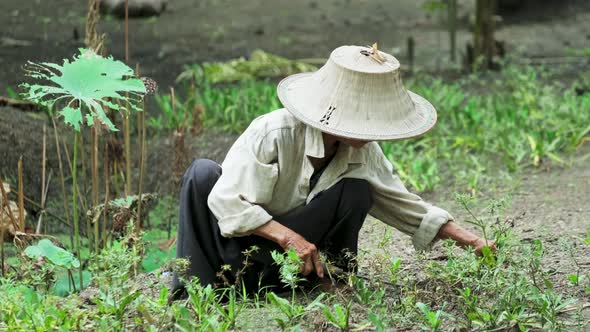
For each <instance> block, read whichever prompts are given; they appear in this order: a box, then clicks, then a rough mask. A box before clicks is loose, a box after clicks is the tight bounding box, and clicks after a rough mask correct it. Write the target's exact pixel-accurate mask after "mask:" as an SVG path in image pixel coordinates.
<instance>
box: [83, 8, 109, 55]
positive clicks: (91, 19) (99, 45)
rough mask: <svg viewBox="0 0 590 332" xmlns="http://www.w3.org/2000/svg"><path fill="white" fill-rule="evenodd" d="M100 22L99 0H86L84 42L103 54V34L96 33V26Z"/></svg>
mask: <svg viewBox="0 0 590 332" xmlns="http://www.w3.org/2000/svg"><path fill="white" fill-rule="evenodd" d="M98 22H100V0H88V14H87V15H86V38H85V39H84V43H85V44H86V47H87V48H89V49H91V50H93V51H94V52H96V54H101V53H103V54H104V51H105V47H104V40H105V37H106V36H105V34H100V35H99V34H98V32H97V30H96V27H97V26H98Z"/></svg>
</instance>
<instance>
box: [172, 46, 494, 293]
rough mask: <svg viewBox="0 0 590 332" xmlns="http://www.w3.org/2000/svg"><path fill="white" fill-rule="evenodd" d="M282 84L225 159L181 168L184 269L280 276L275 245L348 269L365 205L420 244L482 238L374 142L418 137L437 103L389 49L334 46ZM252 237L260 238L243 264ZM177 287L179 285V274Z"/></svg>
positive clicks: (309, 263)
mask: <svg viewBox="0 0 590 332" xmlns="http://www.w3.org/2000/svg"><path fill="white" fill-rule="evenodd" d="M278 95H279V99H280V100H281V102H282V104H283V105H284V106H285V108H283V109H279V110H276V111H273V112H271V113H268V114H266V115H263V116H261V117H259V118H257V119H256V120H254V121H253V122H252V123H251V124H250V126H249V127H248V128H247V129H246V131H245V132H244V133H243V134H242V135H241V136H240V137H239V138H238V140H237V141H236V142H235V144H234V145H233V146H232V147H231V149H230V150H229V152H228V154H227V157H226V158H225V161H224V162H223V164H222V165H221V166H220V165H218V164H217V163H215V162H213V161H210V160H205V159H199V160H195V161H194V162H193V163H192V165H191V166H190V168H189V169H188V170H187V171H186V173H185V175H184V177H183V181H182V189H181V192H180V225H179V228H178V242H177V257H179V258H188V259H189V260H190V267H189V269H188V275H189V276H196V277H198V278H199V280H200V282H201V284H203V285H206V284H213V285H215V284H221V283H222V279H223V280H224V281H225V282H227V281H229V282H235V280H234V279H235V278H236V277H239V278H241V280H240V282H244V283H245V285H246V287H249V288H250V289H256V288H257V287H259V286H263V285H278V284H279V281H278V266H277V265H276V264H274V262H273V260H272V258H271V254H270V253H271V251H272V250H278V251H281V252H282V251H285V250H289V249H290V248H292V249H294V250H295V252H296V253H297V255H298V256H299V257H300V258H301V261H302V265H301V273H302V274H303V275H306V276H307V275H310V274H312V275H313V274H315V275H317V277H319V278H323V277H324V276H325V270H324V269H325V265H324V264H323V262H322V260H321V259H320V252H322V253H324V254H325V256H326V257H327V260H328V261H329V262H332V264H333V265H335V266H336V267H338V268H340V269H342V270H344V271H347V272H354V271H355V266H356V265H355V263H354V258H355V255H356V253H357V248H358V235H359V230H360V229H361V226H362V225H363V221H364V220H365V217H366V216H367V214H370V215H372V216H373V217H375V218H377V219H379V220H381V221H383V222H384V223H386V224H388V225H391V226H393V227H395V228H397V229H398V230H400V231H402V232H404V233H406V234H408V235H410V236H411V237H412V243H413V245H414V247H415V248H416V250H428V249H429V248H430V247H431V245H432V243H433V242H434V241H436V240H437V239H447V238H450V239H453V240H455V241H457V243H458V244H459V245H461V246H463V247H466V246H470V247H473V248H474V249H475V250H476V251H481V249H482V247H483V246H484V245H485V244H486V243H485V241H484V240H483V239H482V238H480V237H478V236H476V235H474V234H472V233H470V232H468V231H466V230H465V229H463V228H462V227H461V226H459V225H457V224H456V223H454V222H453V217H452V216H451V215H450V214H449V213H448V212H447V211H445V210H442V209H440V208H438V207H436V206H433V205H431V204H429V203H426V202H424V201H423V200H422V199H421V198H420V197H418V196H417V195H415V194H412V193H410V192H408V190H407V189H406V188H405V187H404V185H403V184H402V182H401V181H400V179H399V178H398V176H396V175H395V173H394V170H393V168H392V165H391V164H390V162H389V161H388V159H387V158H386V157H385V155H384V154H383V152H382V151H381V148H380V147H379V145H378V144H377V143H376V142H375V141H388V140H398V139H404V138H410V137H416V136H419V135H422V134H424V133H425V132H427V131H428V130H430V129H431V128H432V127H433V126H434V124H435V122H436V110H435V109H434V107H433V106H432V105H431V104H430V103H429V102H428V101H427V100H425V99H424V98H422V97H420V96H418V95H417V94H415V93H412V92H410V91H408V90H406V89H405V88H404V86H403V84H402V81H401V78H400V64H399V62H398V61H397V60H396V59H395V58H394V57H393V56H391V55H389V54H386V53H384V52H380V51H378V50H377V47H376V45H374V46H373V47H372V48H370V47H359V46H342V47H339V48H337V49H336V50H334V51H333V52H332V54H331V55H330V59H329V60H328V62H327V63H326V64H325V65H324V66H323V67H322V68H320V69H319V70H318V71H317V72H315V73H304V74H296V75H292V76H289V77H287V78H285V79H284V80H283V81H282V82H280V83H279V85H278ZM251 246H257V247H258V248H259V249H258V251H257V252H254V253H251V254H250V255H249V257H248V262H249V266H247V267H246V268H245V273H242V272H238V271H240V270H241V269H242V271H244V266H243V261H244V258H245V257H244V253H243V251H245V250H246V249H248V248H250V247H251ZM223 267H224V268H225V269H224V272H222V273H220V271H222V268H223ZM222 275H223V277H222V278H221V279H220V277H221V276H222ZM173 289H174V291H175V292H176V293H175V294H180V293H181V292H182V291H183V286H182V282H181V281H179V280H178V278H175V281H174V285H173Z"/></svg>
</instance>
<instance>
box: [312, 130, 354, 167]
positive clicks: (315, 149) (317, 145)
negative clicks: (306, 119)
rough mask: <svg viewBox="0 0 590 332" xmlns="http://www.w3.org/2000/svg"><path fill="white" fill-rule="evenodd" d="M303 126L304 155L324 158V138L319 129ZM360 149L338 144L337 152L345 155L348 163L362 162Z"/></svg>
mask: <svg viewBox="0 0 590 332" xmlns="http://www.w3.org/2000/svg"><path fill="white" fill-rule="evenodd" d="M305 127H306V129H305V155H306V156H308V157H312V158H324V155H325V151H324V138H323V137H322V132H321V130H319V129H317V128H314V127H311V126H307V125H306V126H305ZM361 149H363V148H361ZM361 149H355V148H353V147H350V146H347V145H345V144H340V146H339V147H338V154H343V155H346V156H347V158H346V160H347V162H348V164H364V158H363V153H361V152H360V151H359V150H361Z"/></svg>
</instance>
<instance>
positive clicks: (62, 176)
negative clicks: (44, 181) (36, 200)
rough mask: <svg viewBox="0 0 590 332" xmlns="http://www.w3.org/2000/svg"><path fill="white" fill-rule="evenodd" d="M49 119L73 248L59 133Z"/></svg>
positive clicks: (71, 242)
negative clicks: (51, 125)
mask: <svg viewBox="0 0 590 332" xmlns="http://www.w3.org/2000/svg"><path fill="white" fill-rule="evenodd" d="M51 121H52V122H53V134H54V136H55V147H56V149H57V161H58V163H59V179H60V182H61V193H62V199H63V203H64V213H65V215H66V221H67V224H68V226H70V232H69V233H70V244H71V247H72V248H74V235H73V234H72V232H71V229H72V224H71V223H70V211H69V209H68V202H67V198H66V181H65V177H64V169H63V162H62V160H61V149H60V144H59V135H58V134H57V124H56V123H55V118H53V117H52V118H51Z"/></svg>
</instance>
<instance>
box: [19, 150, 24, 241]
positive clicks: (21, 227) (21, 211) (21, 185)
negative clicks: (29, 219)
mask: <svg viewBox="0 0 590 332" xmlns="http://www.w3.org/2000/svg"><path fill="white" fill-rule="evenodd" d="M23 190H24V181H23V157H22V156H21V157H20V158H19V159H18V220H19V223H20V225H19V229H18V230H20V231H21V232H24V231H25V199H24V191H23Z"/></svg>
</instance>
